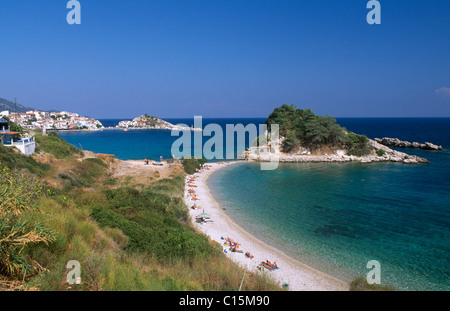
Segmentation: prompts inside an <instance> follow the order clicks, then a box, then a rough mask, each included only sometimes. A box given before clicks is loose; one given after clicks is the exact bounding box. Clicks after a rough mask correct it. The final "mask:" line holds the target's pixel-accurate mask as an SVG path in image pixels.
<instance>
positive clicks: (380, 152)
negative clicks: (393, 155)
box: [377, 149, 386, 157]
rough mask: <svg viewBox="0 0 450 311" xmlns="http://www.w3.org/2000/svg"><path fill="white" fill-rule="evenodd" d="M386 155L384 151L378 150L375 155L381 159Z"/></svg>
mask: <svg viewBox="0 0 450 311" xmlns="http://www.w3.org/2000/svg"><path fill="white" fill-rule="evenodd" d="M385 154H386V151H384V149H378V150H377V155H378V156H379V157H382V156H384V155H385Z"/></svg>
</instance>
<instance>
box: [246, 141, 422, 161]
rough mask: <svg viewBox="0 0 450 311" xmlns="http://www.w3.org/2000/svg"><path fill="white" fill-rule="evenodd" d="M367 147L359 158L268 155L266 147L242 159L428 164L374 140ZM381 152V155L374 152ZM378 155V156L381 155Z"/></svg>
mask: <svg viewBox="0 0 450 311" xmlns="http://www.w3.org/2000/svg"><path fill="white" fill-rule="evenodd" d="M369 145H370V147H372V148H373V151H374V152H373V153H371V154H369V155H364V156H361V157H358V156H353V155H347V154H346V151H345V150H335V151H334V152H333V153H329V154H311V153H310V152H308V153H306V154H287V153H281V152H280V153H269V152H268V148H267V147H251V148H249V149H248V150H246V151H244V152H243V154H242V157H243V158H244V159H245V160H247V161H250V162H274V161H278V162H286V163H297V162H298V163H301V162H360V163H372V162H398V163H404V164H420V163H429V161H428V160H427V159H424V158H421V157H418V156H416V155H410V154H406V153H404V152H400V151H397V150H393V149H391V148H389V147H387V146H385V145H383V144H380V143H378V142H377V141H375V140H371V139H369ZM378 150H383V152H381V153H382V155H379V154H378V153H377V152H376V151H378ZM381 153H380V154H381Z"/></svg>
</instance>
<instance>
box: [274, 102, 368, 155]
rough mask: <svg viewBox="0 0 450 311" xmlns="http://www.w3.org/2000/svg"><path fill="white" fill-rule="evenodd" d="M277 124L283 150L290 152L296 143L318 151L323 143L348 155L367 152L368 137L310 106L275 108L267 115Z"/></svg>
mask: <svg viewBox="0 0 450 311" xmlns="http://www.w3.org/2000/svg"><path fill="white" fill-rule="evenodd" d="M266 124H267V126H268V128H269V129H270V126H271V125H272V124H278V125H279V131H280V135H281V136H282V137H284V138H285V139H284V141H283V144H282V150H283V152H291V151H293V150H294V149H295V148H297V147H298V146H300V145H301V146H303V147H306V148H309V149H311V150H317V149H319V148H321V147H323V146H328V147H334V148H342V149H346V150H347V153H348V155H356V156H361V155H365V154H368V153H369V152H370V148H369V145H368V143H369V139H368V138H367V137H366V136H364V135H357V134H355V133H352V132H350V131H347V130H346V129H345V128H343V127H341V126H340V125H339V124H337V123H336V119H335V118H333V117H328V116H327V117H324V116H318V115H315V114H314V112H313V111H312V110H311V109H305V110H303V109H298V108H296V107H294V106H292V105H283V106H281V107H279V108H276V109H275V110H274V111H273V112H272V113H271V114H270V115H269V117H268V118H267V120H266Z"/></svg>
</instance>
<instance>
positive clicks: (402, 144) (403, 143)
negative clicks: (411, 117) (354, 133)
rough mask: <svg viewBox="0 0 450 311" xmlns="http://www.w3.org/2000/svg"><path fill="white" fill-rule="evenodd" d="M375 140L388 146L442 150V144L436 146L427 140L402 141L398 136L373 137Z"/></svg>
mask: <svg viewBox="0 0 450 311" xmlns="http://www.w3.org/2000/svg"><path fill="white" fill-rule="evenodd" d="M375 141H376V142H378V143H380V144H383V145H385V146H388V147H397V148H417V149H424V150H434V151H438V150H444V148H442V146H438V145H435V144H432V143H429V142H425V143H424V144H421V143H418V142H412V143H411V142H409V141H403V140H400V139H398V138H389V137H384V138H375Z"/></svg>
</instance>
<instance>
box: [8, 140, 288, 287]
mask: <svg viewBox="0 0 450 311" xmlns="http://www.w3.org/2000/svg"><path fill="white" fill-rule="evenodd" d="M36 141H37V144H38V146H37V147H38V151H39V152H38V153H37V154H36V155H34V156H33V157H27V156H23V155H21V154H20V153H19V152H17V151H16V150H15V149H12V148H6V147H4V146H1V145H0V165H1V166H0V167H1V177H0V195H1V202H0V289H25V290H26V289H28V290H29V289H39V290H237V289H238V288H239V286H240V283H241V280H242V276H243V273H244V270H242V269H241V268H239V267H238V266H237V265H236V264H235V263H233V262H232V261H231V260H229V259H228V258H227V257H225V256H224V255H223V253H222V251H221V250H222V248H221V247H220V246H219V245H217V244H215V242H211V241H209V240H208V239H207V238H206V237H205V236H204V235H202V234H199V233H197V232H196V231H195V230H194V229H193V228H192V227H191V225H190V222H189V219H188V214H187V208H186V206H185V205H184V202H183V195H184V174H180V173H177V174H175V175H174V176H172V177H171V178H165V179H158V178H154V179H151V178H149V182H148V183H147V184H146V185H138V184H133V182H131V181H130V180H132V179H131V178H130V180H128V181H127V182H126V183H121V182H120V181H118V180H116V179H115V178H114V177H113V176H112V175H111V171H110V163H109V162H108V161H110V160H108V159H105V158H101V157H97V156H95V157H87V156H86V154H85V153H84V152H83V151H81V150H79V149H77V148H75V147H73V146H72V145H69V144H67V143H66V142H65V141H64V140H62V139H60V138H59V137H57V136H56V135H54V134H50V135H48V136H43V135H36ZM188 166H189V165H188ZM71 260H76V261H78V262H79V263H80V266H81V279H82V282H81V284H79V285H71V284H68V282H67V280H66V277H67V274H68V272H69V271H70V269H68V268H66V265H67V263H68V262H69V261H71ZM242 289H244V290H278V289H279V286H277V285H275V284H273V283H272V281H270V280H269V279H267V278H265V277H264V276H261V275H259V274H256V273H255V274H253V273H250V274H249V273H247V275H246V278H245V282H244V284H243V287H242Z"/></svg>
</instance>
